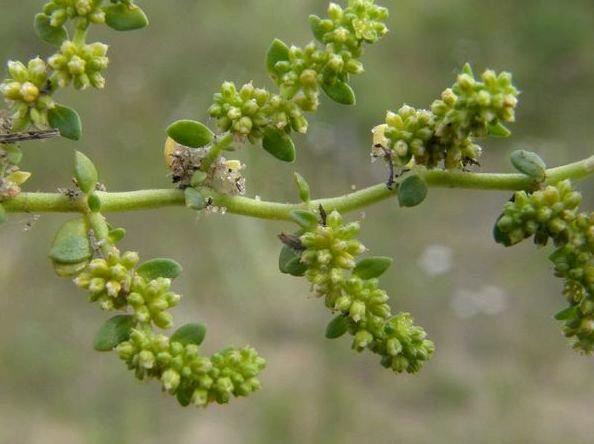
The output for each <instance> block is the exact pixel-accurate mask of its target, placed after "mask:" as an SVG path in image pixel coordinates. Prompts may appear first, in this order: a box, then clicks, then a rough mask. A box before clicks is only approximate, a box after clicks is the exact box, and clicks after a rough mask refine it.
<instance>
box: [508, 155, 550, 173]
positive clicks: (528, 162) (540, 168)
mask: <svg viewBox="0 0 594 444" xmlns="http://www.w3.org/2000/svg"><path fill="white" fill-rule="evenodd" d="M510 159H511V163H512V165H513V166H514V167H515V168H516V169H517V170H518V171H519V172H521V173H523V174H525V175H527V176H530V177H533V178H534V179H537V180H544V178H545V175H546V169H547V166H546V164H545V163H544V161H543V160H542V159H541V158H540V156H539V155H538V154H536V153H532V152H530V151H525V150H518V151H514V152H513V153H511V157H510Z"/></svg>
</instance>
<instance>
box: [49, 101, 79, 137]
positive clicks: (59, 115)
mask: <svg viewBox="0 0 594 444" xmlns="http://www.w3.org/2000/svg"><path fill="white" fill-rule="evenodd" d="M47 119H48V121H49V124H50V126H51V127H52V128H54V129H57V130H59V131H60V134H61V135H62V137H66V138H67V139H70V140H79V139H80V136H81V135H82V123H81V121H80V116H79V115H78V113H77V112H76V111H74V110H73V109H72V108H68V107H67V106H63V105H56V106H55V107H54V108H52V109H50V110H49V112H48V113H47Z"/></svg>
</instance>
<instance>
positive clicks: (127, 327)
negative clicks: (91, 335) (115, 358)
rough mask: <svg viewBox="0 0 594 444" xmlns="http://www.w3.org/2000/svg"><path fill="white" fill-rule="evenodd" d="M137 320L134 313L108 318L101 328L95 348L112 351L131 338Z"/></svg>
mask: <svg viewBox="0 0 594 444" xmlns="http://www.w3.org/2000/svg"><path fill="white" fill-rule="evenodd" d="M135 324H136V320H135V319H134V316H132V315H117V316H114V317H113V318H110V319H108V320H107V321H106V322H105V323H104V324H103V325H102V326H101V328H100V329H99V332H98V333H97V336H95V342H94V344H93V348H95V350H97V351H112V350H113V349H114V348H115V347H117V346H118V345H120V344H121V343H122V342H124V341H127V340H128V339H129V338H130V332H131V331H132V329H133V328H134V325H135Z"/></svg>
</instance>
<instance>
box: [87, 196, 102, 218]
mask: <svg viewBox="0 0 594 444" xmlns="http://www.w3.org/2000/svg"><path fill="white" fill-rule="evenodd" d="M87 205H88V206H89V210H91V211H92V212H93V213H98V212H99V211H101V199H99V196H97V195H96V194H94V193H93V194H91V195H90V196H89V197H88V199H87Z"/></svg>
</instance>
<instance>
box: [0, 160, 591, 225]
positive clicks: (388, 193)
mask: <svg viewBox="0 0 594 444" xmlns="http://www.w3.org/2000/svg"><path fill="white" fill-rule="evenodd" d="M419 174H420V175H422V176H423V177H424V179H425V181H426V182H427V184H428V185H429V186H431V187H436V188H464V189H476V190H500V191H517V190H530V189H534V188H535V186H536V185H537V183H536V182H535V181H534V179H531V178H530V177H528V176H525V175H523V174H492V173H464V172H457V171H442V170H427V171H423V172H421V173H419ZM593 174H594V156H591V157H589V158H587V159H584V160H581V161H579V162H575V163H571V164H568V165H564V166H561V167H557V168H552V169H549V170H547V172H546V182H547V183H557V182H559V181H561V180H564V179H571V180H574V181H575V180H581V179H584V178H586V177H588V176H591V175H593ZM397 192H398V191H397V189H394V190H389V189H388V188H387V187H386V185H385V184H378V185H374V186H372V187H369V188H365V189H362V190H359V191H356V192H354V193H350V194H346V195H344V196H339V197H333V198H327V199H318V200H313V201H311V202H310V203H309V205H311V206H312V207H318V206H319V205H322V206H324V208H325V209H326V210H327V211H332V210H337V211H339V212H341V213H348V212H352V211H357V210H361V209H362V208H365V207H368V206H370V205H372V204H374V203H377V202H380V201H382V200H386V199H388V198H390V197H393V196H395V195H396V194H397ZM204 194H205V197H209V198H211V199H212V201H213V204H214V205H216V206H220V207H225V208H226V209H227V212H229V213H233V214H239V215H244V216H250V217H256V218H260V219H272V220H288V219H289V213H290V212H291V211H292V210H295V209H298V208H304V207H305V206H306V204H290V203H277V202H266V201H260V200H256V199H250V198H246V197H238V196H227V195H221V194H217V193H215V192H213V191H212V190H207V191H205V192H204ZM97 195H98V196H99V198H100V199H101V211H103V212H106V213H107V212H123V211H135V210H150V209H155V208H162V207H171V206H184V205H185V198H184V193H183V191H181V190H175V189H170V190H141V191H129V192H121V193H105V192H97ZM2 205H3V206H4V207H5V209H6V210H7V211H8V212H12V213H18V212H30V213H50V212H55V213H68V212H84V211H85V205H86V204H85V202H83V201H81V200H77V199H70V198H69V197H67V196H65V195H63V194H59V193H21V194H20V195H19V196H17V197H15V198H14V199H12V200H9V201H6V202H3V204H2Z"/></svg>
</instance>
